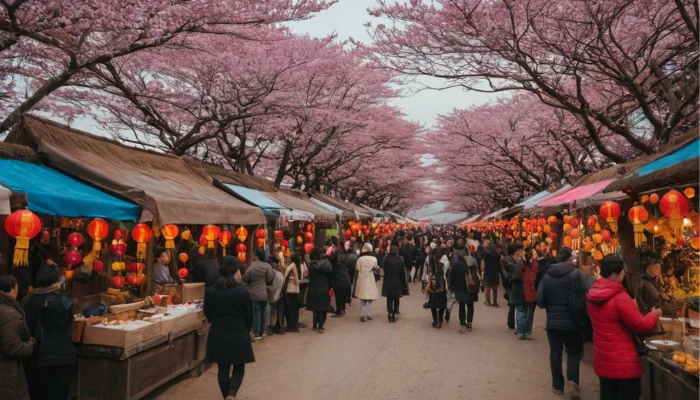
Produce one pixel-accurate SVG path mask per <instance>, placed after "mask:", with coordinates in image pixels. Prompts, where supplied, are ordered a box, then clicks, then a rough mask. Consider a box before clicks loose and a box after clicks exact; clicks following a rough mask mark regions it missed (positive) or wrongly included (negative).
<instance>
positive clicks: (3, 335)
mask: <svg viewBox="0 0 700 400" xmlns="http://www.w3.org/2000/svg"><path fill="white" fill-rule="evenodd" d="M18 293H19V285H18V282H17V278H15V277H14V276H12V275H2V276H0V371H2V376H3V378H2V379H0V399H7V400H29V389H28V388H27V377H26V375H25V373H24V360H25V359H26V358H27V357H29V356H31V355H32V353H34V349H35V348H36V339H34V338H33V337H32V335H31V333H30V332H29V327H28V326H27V323H26V322H25V320H26V318H25V315H24V310H22V307H20V305H19V303H18V302H17V294H18Z"/></svg>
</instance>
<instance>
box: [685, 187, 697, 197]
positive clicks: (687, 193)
mask: <svg viewBox="0 0 700 400" xmlns="http://www.w3.org/2000/svg"><path fill="white" fill-rule="evenodd" d="M683 194H684V195H685V197H687V198H689V199H692V198H693V197H695V189H693V188H691V187H689V188H685V190H684V191H683Z"/></svg>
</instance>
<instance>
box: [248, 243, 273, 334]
mask: <svg viewBox="0 0 700 400" xmlns="http://www.w3.org/2000/svg"><path fill="white" fill-rule="evenodd" d="M265 259H266V258H265V249H263V248H262V247H261V248H258V249H255V255H254V257H253V263H252V264H250V267H248V269H247V270H246V271H245V273H244V274H243V277H242V278H241V280H242V281H243V283H245V284H246V285H247V287H248V292H250V297H251V298H252V299H253V341H256V342H257V341H260V340H262V338H263V334H264V333H265V310H266V308H267V303H268V301H269V296H268V292H267V287H268V286H271V285H272V283H273V282H274V280H275V271H274V270H273V269H272V266H271V265H270V264H268V263H266V262H265Z"/></svg>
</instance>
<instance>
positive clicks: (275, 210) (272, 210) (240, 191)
mask: <svg viewBox="0 0 700 400" xmlns="http://www.w3.org/2000/svg"><path fill="white" fill-rule="evenodd" d="M223 185H224V187H226V188H227V189H229V190H231V191H232V192H234V193H235V194H236V195H238V196H239V197H240V198H243V199H245V200H246V201H248V202H249V203H251V204H254V205H256V206H258V207H260V209H261V210H262V212H263V214H265V217H267V218H278V217H279V216H280V215H281V214H280V210H282V209H284V208H285V207H284V206H283V205H281V204H279V203H278V202H276V201H274V200H272V199H271V198H269V197H267V196H265V195H264V194H263V193H262V192H260V191H259V190H255V189H249V188H246V187H243V186H238V185H232V184H230V183H224V184H223Z"/></svg>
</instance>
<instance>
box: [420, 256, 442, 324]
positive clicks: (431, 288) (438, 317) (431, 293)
mask: <svg viewBox="0 0 700 400" xmlns="http://www.w3.org/2000/svg"><path fill="white" fill-rule="evenodd" d="M441 259H442V252H441V249H440V247H437V246H435V248H433V247H432V246H431V251H430V255H429V256H428V276H427V279H426V281H427V286H426V292H428V301H427V303H426V304H425V305H424V307H425V308H429V309H430V313H431V314H432V316H433V328H438V329H441V328H442V321H443V319H444V318H445V309H446V308H447V281H446V279H445V267H446V265H445V264H444V263H443V262H442V261H440V260H441Z"/></svg>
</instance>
